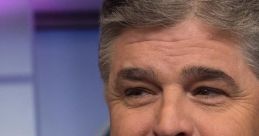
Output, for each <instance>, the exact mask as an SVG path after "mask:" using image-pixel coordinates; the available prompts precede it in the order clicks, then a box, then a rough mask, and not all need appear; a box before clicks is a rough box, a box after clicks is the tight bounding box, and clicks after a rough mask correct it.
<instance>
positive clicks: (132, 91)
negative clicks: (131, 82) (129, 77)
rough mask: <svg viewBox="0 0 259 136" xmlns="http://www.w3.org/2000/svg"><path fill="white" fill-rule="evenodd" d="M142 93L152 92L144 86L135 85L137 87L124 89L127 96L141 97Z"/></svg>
mask: <svg viewBox="0 0 259 136" xmlns="http://www.w3.org/2000/svg"><path fill="white" fill-rule="evenodd" d="M142 93H147V94H151V91H150V90H148V89H146V88H142V87H135V88H128V89H126V90H125V91H124V96H126V97H140V96H141V95H142Z"/></svg>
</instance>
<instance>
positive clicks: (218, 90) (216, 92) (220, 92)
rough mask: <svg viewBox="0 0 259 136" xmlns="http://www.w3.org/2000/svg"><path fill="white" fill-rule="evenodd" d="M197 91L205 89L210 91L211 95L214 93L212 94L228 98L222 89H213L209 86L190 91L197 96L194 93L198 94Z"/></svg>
mask: <svg viewBox="0 0 259 136" xmlns="http://www.w3.org/2000/svg"><path fill="white" fill-rule="evenodd" d="M198 89H207V90H209V91H211V93H214V94H217V95H224V96H227V97H229V95H228V94H227V93H226V91H224V90H223V89H219V88H215V87H209V86H199V87H197V88H195V89H194V90H192V94H194V95H199V94H195V93H198V92H199V91H200V90H198Z"/></svg>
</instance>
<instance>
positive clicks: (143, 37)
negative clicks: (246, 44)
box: [115, 19, 237, 44]
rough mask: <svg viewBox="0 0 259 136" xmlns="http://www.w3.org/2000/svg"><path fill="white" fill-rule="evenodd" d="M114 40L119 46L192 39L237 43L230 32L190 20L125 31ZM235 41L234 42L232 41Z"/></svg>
mask: <svg viewBox="0 0 259 136" xmlns="http://www.w3.org/2000/svg"><path fill="white" fill-rule="evenodd" d="M117 39H123V40H121V41H120V40H115V42H118V41H119V42H120V43H119V44H130V43H135V42H141V41H156V40H158V41H165V42H176V41H184V40H192V39H194V40H195V39H200V40H201V39H206V40H216V41H224V42H234V41H237V39H236V38H234V36H233V35H231V34H230V32H226V31H224V32H223V31H222V30H218V29H216V28H214V27H212V26H209V25H207V24H205V23H203V22H201V21H199V20H197V19H190V20H186V21H184V22H181V23H179V24H177V25H176V26H168V27H152V28H138V29H131V28H127V29H125V30H124V31H123V32H122V33H121V35H120V36H119V37H118V38H117ZM233 39H235V40H233Z"/></svg>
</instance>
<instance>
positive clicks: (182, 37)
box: [111, 20, 248, 78]
mask: <svg viewBox="0 0 259 136" xmlns="http://www.w3.org/2000/svg"><path fill="white" fill-rule="evenodd" d="M216 34H217V32H216V31H215V29H212V28H210V27H209V26H206V25H204V24H202V23H200V22H199V21H195V20H189V21H185V22H183V23H181V24H179V25H177V26H174V27H168V28H150V29H128V30H125V31H124V32H123V33H122V35H120V36H119V37H118V38H117V40H115V42H114V45H115V48H114V51H113V55H112V59H111V60H112V63H111V64H112V65H111V66H112V67H111V74H113V75H116V73H117V72H118V71H119V70H120V69H123V68H127V67H153V68H155V69H156V68H157V69H158V71H163V72H164V73H165V75H166V74H167V73H170V72H172V70H174V72H177V70H178V73H179V71H180V70H181V69H183V68H184V67H186V66H188V65H197V66H204V65H205V66H206V65H207V66H209V67H212V68H217V69H218V68H219V69H222V70H223V71H225V72H226V73H229V74H230V75H233V76H234V77H236V78H238V77H239V76H241V74H242V72H241V71H242V70H244V69H246V70H247V69H248V67H247V64H246V63H245V62H244V59H243V55H242V52H241V50H239V48H238V45H237V44H235V43H234V42H232V41H231V40H229V39H228V37H222V38H220V37H219V36H217V35H216Z"/></svg>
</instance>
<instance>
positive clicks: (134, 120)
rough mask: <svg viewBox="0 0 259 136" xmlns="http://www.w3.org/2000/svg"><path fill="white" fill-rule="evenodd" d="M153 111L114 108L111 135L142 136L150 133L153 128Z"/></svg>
mask: <svg viewBox="0 0 259 136" xmlns="http://www.w3.org/2000/svg"><path fill="white" fill-rule="evenodd" d="M152 115H153V114H152V110H150V109H148V108H146V109H128V108H126V107H123V106H121V107H119V106H117V107H112V109H111V135H112V136H140V135H147V134H148V133H150V131H151V128H152V124H153V123H152V122H153V116H152Z"/></svg>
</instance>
